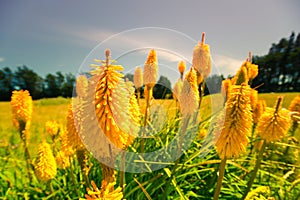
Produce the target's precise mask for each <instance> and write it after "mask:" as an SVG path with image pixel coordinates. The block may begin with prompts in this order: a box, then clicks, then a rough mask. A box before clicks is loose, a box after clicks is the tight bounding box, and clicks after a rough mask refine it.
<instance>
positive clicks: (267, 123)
mask: <svg viewBox="0 0 300 200" xmlns="http://www.w3.org/2000/svg"><path fill="white" fill-rule="evenodd" d="M282 101H283V97H282V96H280V97H278V99H277V102H276V105H275V108H267V109H266V111H265V112H264V113H263V115H262V116H261V118H260V120H259V122H258V124H257V128H256V131H257V135H258V136H260V137H261V138H262V140H263V143H262V146H261V148H260V151H259V154H258V156H257V159H256V163H255V167H254V169H253V171H252V175H251V177H250V179H249V181H248V184H247V189H246V191H245V193H244V197H246V196H247V194H248V192H249V191H250V190H251V187H252V185H253V183H254V180H255V177H256V174H257V172H258V169H259V167H260V164H261V161H262V158H263V153H264V151H265V147H266V145H267V143H268V142H273V141H278V140H280V139H281V138H282V137H283V136H284V135H285V134H286V133H287V131H288V129H289V127H290V117H289V111H288V110H286V109H282V108H281V105H282Z"/></svg>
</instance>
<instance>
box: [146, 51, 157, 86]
mask: <svg viewBox="0 0 300 200" xmlns="http://www.w3.org/2000/svg"><path fill="white" fill-rule="evenodd" d="M157 80H158V61H157V56H156V51H155V50H154V49H151V50H150V52H149V54H148V58H147V60H146V62H145V65H144V84H145V86H147V87H149V88H152V87H154V85H155V84H156V82H157Z"/></svg>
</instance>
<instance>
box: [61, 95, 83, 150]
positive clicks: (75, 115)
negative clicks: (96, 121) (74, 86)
mask: <svg viewBox="0 0 300 200" xmlns="http://www.w3.org/2000/svg"><path fill="white" fill-rule="evenodd" d="M73 101H74V102H72V103H71V104H70V105H69V108H68V113H67V133H66V134H67V135H66V136H67V138H66V139H65V140H66V141H67V143H68V144H69V145H70V146H71V148H72V149H74V150H75V151H76V150H77V149H81V148H83V144H82V141H81V139H80V137H79V131H80V124H81V108H80V105H79V103H77V102H78V99H73ZM66 152H69V153H70V154H71V153H72V151H69V150H66ZM69 153H67V154H69Z"/></svg>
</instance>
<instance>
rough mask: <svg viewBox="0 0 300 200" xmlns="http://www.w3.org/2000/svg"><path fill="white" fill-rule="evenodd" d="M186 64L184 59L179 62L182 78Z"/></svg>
mask: <svg viewBox="0 0 300 200" xmlns="http://www.w3.org/2000/svg"><path fill="white" fill-rule="evenodd" d="M185 68H186V65H185V62H184V61H183V60H181V61H179V63H178V71H179V73H180V79H181V80H182V79H183V73H184V71H185Z"/></svg>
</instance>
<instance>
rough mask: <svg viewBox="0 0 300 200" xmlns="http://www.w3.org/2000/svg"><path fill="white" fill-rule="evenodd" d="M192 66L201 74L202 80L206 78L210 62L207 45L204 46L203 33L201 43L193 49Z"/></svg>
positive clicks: (209, 69) (210, 65) (209, 70)
mask: <svg viewBox="0 0 300 200" xmlns="http://www.w3.org/2000/svg"><path fill="white" fill-rule="evenodd" d="M192 64H193V67H194V68H195V70H196V71H197V73H198V74H202V75H203V76H204V78H206V77H208V75H209V74H210V72H211V67H212V61H211V55H210V48H209V45H207V44H205V32H203V33H202V40H201V42H199V43H198V44H197V45H196V46H195V47H194V51H193V60H192Z"/></svg>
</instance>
